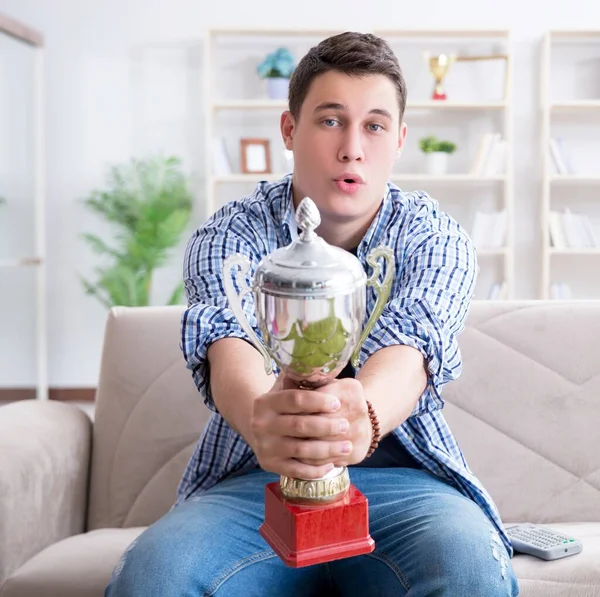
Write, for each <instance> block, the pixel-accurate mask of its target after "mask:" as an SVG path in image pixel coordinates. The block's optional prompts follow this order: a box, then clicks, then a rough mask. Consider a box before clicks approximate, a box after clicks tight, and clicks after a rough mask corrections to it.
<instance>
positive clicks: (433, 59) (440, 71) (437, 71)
mask: <svg viewBox="0 0 600 597" xmlns="http://www.w3.org/2000/svg"><path fill="white" fill-rule="evenodd" d="M455 61H456V56H455V55H454V54H449V55H447V54H438V55H437V56H431V55H430V54H429V52H426V53H425V62H426V63H427V65H428V67H429V71H430V72H431V74H432V75H433V77H434V79H435V85H434V87H433V94H432V96H431V99H434V100H445V99H446V92H445V91H444V87H443V82H444V77H445V76H446V74H447V72H448V69H449V68H450V66H451V65H452V64H453V63H454V62H455Z"/></svg>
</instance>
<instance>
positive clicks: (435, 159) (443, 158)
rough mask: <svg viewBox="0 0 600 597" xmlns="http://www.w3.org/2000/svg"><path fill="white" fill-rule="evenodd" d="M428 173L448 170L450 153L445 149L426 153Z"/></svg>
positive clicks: (438, 173) (436, 173)
mask: <svg viewBox="0 0 600 597" xmlns="http://www.w3.org/2000/svg"><path fill="white" fill-rule="evenodd" d="M425 168H426V170H427V174H433V175H440V174H446V172H448V154H447V153H446V152H445V151H432V152H431V153H426V154H425Z"/></svg>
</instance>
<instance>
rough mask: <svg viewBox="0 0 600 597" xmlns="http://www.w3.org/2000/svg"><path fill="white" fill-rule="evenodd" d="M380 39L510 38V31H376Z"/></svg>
mask: <svg viewBox="0 0 600 597" xmlns="http://www.w3.org/2000/svg"><path fill="white" fill-rule="evenodd" d="M374 33H375V35H378V36H380V37H410V38H415V37H471V38H473V37H474V38H477V37H509V35H510V31H509V30H508V29H374Z"/></svg>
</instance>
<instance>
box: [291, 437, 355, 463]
mask: <svg viewBox="0 0 600 597" xmlns="http://www.w3.org/2000/svg"><path fill="white" fill-rule="evenodd" d="M352 447H353V446H352V442H350V441H347V440H345V441H341V442H340V441H331V442H330V441H323V440H314V439H294V438H285V437H284V438H282V441H281V443H280V450H281V456H283V457H284V458H295V459H297V460H320V461H328V462H331V461H332V460H334V459H336V458H340V457H344V456H348V454H350V453H351V452H352Z"/></svg>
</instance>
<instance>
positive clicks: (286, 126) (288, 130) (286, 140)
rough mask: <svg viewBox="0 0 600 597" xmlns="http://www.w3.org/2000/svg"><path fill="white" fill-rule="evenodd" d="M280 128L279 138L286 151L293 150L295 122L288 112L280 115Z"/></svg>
mask: <svg viewBox="0 0 600 597" xmlns="http://www.w3.org/2000/svg"><path fill="white" fill-rule="evenodd" d="M279 126H280V128H281V137H282V138H283V144H284V145H285V148H286V149H289V150H292V149H294V132H295V130H296V121H295V119H294V117H293V116H292V113H291V112H290V111H289V110H286V111H285V112H284V113H283V114H282V115H281V120H280V123H279Z"/></svg>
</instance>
